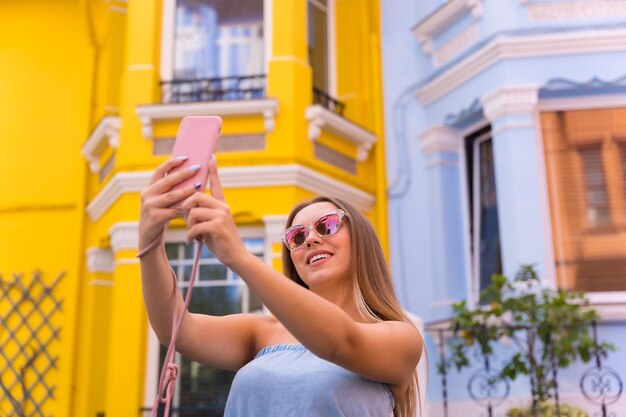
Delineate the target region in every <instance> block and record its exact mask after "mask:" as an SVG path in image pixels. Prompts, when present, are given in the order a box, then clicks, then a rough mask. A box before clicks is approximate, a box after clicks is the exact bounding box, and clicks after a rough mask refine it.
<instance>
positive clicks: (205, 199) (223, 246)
mask: <svg viewBox="0 0 626 417" xmlns="http://www.w3.org/2000/svg"><path fill="white" fill-rule="evenodd" d="M209 173H210V176H209V185H210V188H211V196H209V195H206V194H201V193H196V194H194V195H192V196H191V197H189V198H188V199H187V200H185V201H184V202H183V206H182V209H183V212H184V213H185V217H186V219H187V241H188V242H191V241H193V240H194V239H197V238H199V237H200V238H202V240H203V241H204V243H205V244H206V245H207V246H208V248H209V249H210V250H211V252H213V253H214V254H215V256H217V257H218V259H219V260H220V261H221V262H222V263H224V264H225V265H227V266H231V265H232V264H233V262H235V261H237V260H240V259H242V255H245V254H248V251H247V249H246V247H245V245H244V243H243V242H242V241H241V238H240V237H239V232H238V230H237V225H236V224H235V220H234V219H233V216H232V215H231V213H230V208H229V207H228V204H226V201H225V199H224V192H223V190H222V185H221V184H220V178H219V175H218V173H217V164H216V163H215V160H214V159H212V160H211V162H210V163H209Z"/></svg>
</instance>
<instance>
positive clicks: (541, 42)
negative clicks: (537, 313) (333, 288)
mask: <svg viewBox="0 0 626 417" xmlns="http://www.w3.org/2000/svg"><path fill="white" fill-rule="evenodd" d="M381 4H382V19H383V22H382V24H383V68H384V86H385V114H386V116H385V117H386V138H387V139H386V141H387V142H386V146H387V164H388V171H387V175H388V178H389V188H388V193H389V222H390V223H389V230H390V242H391V265H392V270H393V274H394V277H395V280H396V285H397V289H398V292H399V293H400V297H401V302H402V303H403V305H404V306H405V308H406V309H407V310H408V311H410V312H411V313H414V314H416V315H418V316H419V317H420V318H421V319H422V320H423V321H424V322H425V323H426V324H431V327H432V325H433V324H434V323H445V321H446V320H447V319H449V318H450V316H451V311H452V310H451V306H452V303H454V302H458V301H460V300H467V301H468V303H469V304H470V305H473V306H476V305H478V302H479V301H478V300H479V293H480V291H481V289H483V288H484V287H486V286H487V285H488V284H489V283H490V280H491V275H492V274H494V273H502V274H504V275H507V276H509V277H513V276H514V275H515V273H516V272H517V270H518V269H519V267H520V266H521V265H524V264H532V265H534V266H535V269H536V270H537V272H538V275H539V277H540V279H541V281H542V285H544V286H547V287H550V288H553V289H566V290H571V291H583V292H584V293H585V294H586V296H587V298H588V299H589V300H590V302H591V304H592V306H593V307H594V308H595V309H596V310H597V311H598V312H599V313H600V315H601V317H602V319H603V322H602V324H601V325H600V326H599V327H598V332H599V337H600V339H602V340H605V341H609V342H612V343H614V344H616V345H617V346H618V347H619V346H626V336H623V334H624V330H626V324H622V320H625V319H626V1H624V0H447V1H444V0H384V1H382V2H381ZM433 335H434V334H432V333H431V334H430V336H431V337H430V338H429V352H430V359H431V361H430V362H431V368H430V375H431V378H430V386H429V391H430V392H429V400H430V401H429V415H432V416H439V415H444V414H445V412H444V410H443V407H442V402H443V396H444V395H445V396H447V400H448V401H447V402H448V409H447V411H446V412H447V415H451V416H453V415H468V416H469V415H476V416H478V415H483V414H484V415H486V414H485V407H484V404H480V403H479V402H476V401H474V400H472V399H471V395H470V393H468V390H467V382H468V378H469V377H470V374H471V372H470V371H468V372H467V373H464V374H462V375H460V376H454V377H453V378H451V379H450V380H448V381H447V384H446V385H447V386H446V393H445V394H444V393H443V390H442V388H443V387H442V385H441V380H440V378H439V376H438V375H437V372H436V369H435V364H436V362H437V361H438V356H439V349H438V346H437V343H436V342H437V341H436V340H435V338H433V337H432V336H433ZM502 349H503V355H506V354H507V353H506V348H505V347H503V348H502ZM625 350H626V349H624V348H622V349H621V350H618V351H617V352H615V353H613V354H611V356H610V357H609V359H608V361H607V362H606V363H605V364H603V366H609V367H610V368H612V369H614V370H616V371H617V374H618V378H614V377H610V378H613V379H610V378H609V379H610V382H609V383H612V384H613V386H612V387H611V388H610V390H612V391H610V394H611V395H612V397H611V400H610V401H613V402H611V403H610V404H609V403H608V402H607V403H606V404H605V405H606V406H607V409H606V412H607V413H608V412H610V411H611V410H612V411H615V412H616V413H617V414H616V415H617V416H620V415H624V416H626V411H624V410H626V395H617V394H618V391H620V390H621V385H620V382H621V381H622V380H623V379H624V377H626V351H625ZM589 366H591V365H589V364H577V365H576V366H574V367H571V368H569V369H568V370H567V371H566V372H565V373H563V374H562V375H561V376H560V378H559V380H560V381H562V384H561V385H560V387H559V388H560V395H561V399H563V400H564V401H565V402H567V403H568V404H572V405H576V406H579V407H581V408H585V409H587V410H588V411H589V412H590V415H593V413H597V412H599V413H600V414H599V415H602V412H601V411H598V410H600V408H601V406H600V405H598V404H597V403H593V401H591V402H590V401H587V400H586V399H585V398H584V393H583V392H581V389H580V385H581V376H582V375H583V374H584V372H585V370H586V369H587V368H589ZM606 381H608V380H605V382H606ZM528 391H529V390H528V381H523V380H520V381H516V383H515V384H514V386H512V387H511V391H510V393H509V395H508V396H507V398H506V400H505V401H504V403H503V404H502V405H500V406H499V408H497V410H499V411H498V413H499V414H500V415H504V413H505V411H506V410H507V409H508V408H510V407H512V406H518V405H525V404H527V403H528V398H529V394H528ZM607 392H609V391H607ZM616 395H617V396H616ZM605 402H606V401H605ZM461 410H462V411H461ZM461 412H462V414H459V413H461ZM496 415H497V413H496Z"/></svg>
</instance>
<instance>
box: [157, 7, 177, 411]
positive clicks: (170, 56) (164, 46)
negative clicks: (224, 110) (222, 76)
mask: <svg viewBox="0 0 626 417" xmlns="http://www.w3.org/2000/svg"><path fill="white" fill-rule="evenodd" d="M161 8H162V13H163V20H162V23H161V24H162V29H161V51H160V52H161V79H162V80H171V79H172V78H174V71H173V67H174V30H175V29H174V22H175V21H176V18H175V16H176V0H163V3H162V6H161ZM151 406H152V404H151Z"/></svg>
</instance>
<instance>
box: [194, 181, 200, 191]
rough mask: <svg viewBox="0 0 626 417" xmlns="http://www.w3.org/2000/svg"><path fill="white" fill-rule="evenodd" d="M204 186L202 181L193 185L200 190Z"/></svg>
mask: <svg viewBox="0 0 626 417" xmlns="http://www.w3.org/2000/svg"><path fill="white" fill-rule="evenodd" d="M201 187H202V183H201V182H199V183H197V184H196V185H194V186H193V188H195V189H196V190H199V189H200V188H201Z"/></svg>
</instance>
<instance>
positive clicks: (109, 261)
mask: <svg viewBox="0 0 626 417" xmlns="http://www.w3.org/2000/svg"><path fill="white" fill-rule="evenodd" d="M86 255H87V271H89V272H105V273H112V272H113V270H114V269H115V256H114V255H113V252H112V251H111V250H109V249H101V248H89V249H87V252H86Z"/></svg>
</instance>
